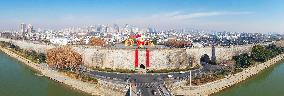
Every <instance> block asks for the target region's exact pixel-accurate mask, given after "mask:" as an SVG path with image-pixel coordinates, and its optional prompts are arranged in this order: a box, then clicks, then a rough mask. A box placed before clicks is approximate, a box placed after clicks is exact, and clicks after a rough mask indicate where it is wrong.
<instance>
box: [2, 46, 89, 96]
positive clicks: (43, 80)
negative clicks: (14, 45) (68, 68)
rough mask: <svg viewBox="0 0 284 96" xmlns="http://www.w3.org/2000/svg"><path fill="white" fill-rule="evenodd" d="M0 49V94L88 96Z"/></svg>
mask: <svg viewBox="0 0 284 96" xmlns="http://www.w3.org/2000/svg"><path fill="white" fill-rule="evenodd" d="M36 74H37V72H36V71H34V70H32V69H31V68H29V67H28V66H26V65H24V64H21V62H19V61H17V60H16V59H14V58H11V57H9V56H8V55H6V54H5V53H3V52H1V51H0V96H88V94H86V93H84V92H81V91H79V90H75V89H73V88H71V87H69V86H67V85H64V84H61V83H58V82H55V81H53V80H50V79H48V78H47V77H44V76H38V75H36Z"/></svg>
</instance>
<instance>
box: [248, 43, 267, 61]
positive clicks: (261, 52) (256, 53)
mask: <svg viewBox="0 0 284 96" xmlns="http://www.w3.org/2000/svg"><path fill="white" fill-rule="evenodd" d="M269 55H271V52H269V50H267V49H266V48H265V47H264V46H261V45H256V46H253V48H252V51H251V57H252V59H253V60H255V61H259V62H264V61H266V60H267V59H268V58H269Z"/></svg>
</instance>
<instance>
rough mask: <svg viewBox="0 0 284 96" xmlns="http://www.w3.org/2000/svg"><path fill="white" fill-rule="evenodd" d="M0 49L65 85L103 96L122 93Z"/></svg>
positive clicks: (119, 95) (120, 95) (120, 94)
mask: <svg viewBox="0 0 284 96" xmlns="http://www.w3.org/2000/svg"><path fill="white" fill-rule="evenodd" d="M0 50H1V51H3V52H4V53H6V54H7V55H9V56H10V57H13V58H15V59H17V60H19V61H20V62H23V63H24V64H26V65H27V66H29V67H31V68H33V69H35V70H37V71H38V72H40V73H41V74H42V75H43V76H46V77H48V78H49V79H52V80H54V81H57V82H60V83H63V84H66V85H69V86H71V87H72V88H75V89H78V90H81V91H84V92H86V93H89V94H91V95H104V96H112V95H113V94H117V95H118V96H123V95H124V94H123V93H121V92H113V91H111V90H109V89H106V88H103V87H102V86H100V85H99V84H90V83H87V82H83V81H80V80H77V79H73V78H70V77H68V76H65V75H63V74H61V73H60V72H57V71H54V70H51V69H50V68H48V67H47V66H43V65H41V64H36V63H33V62H31V61H30V60H28V59H26V58H24V57H22V56H19V55H17V54H15V53H13V52H12V51H10V50H8V49H5V48H1V47H0Z"/></svg>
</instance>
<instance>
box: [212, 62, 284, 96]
mask: <svg viewBox="0 0 284 96" xmlns="http://www.w3.org/2000/svg"><path fill="white" fill-rule="evenodd" d="M283 94H284V62H282V63H280V64H277V65H275V66H272V67H270V68H268V69H266V70H264V71H262V72H261V73H260V74H258V75H255V76H253V77H252V78H249V79H247V80H245V81H244V82H241V83H239V84H236V85H235V86H233V87H231V88H227V89H225V90H224V91H221V92H219V93H217V94H214V96H283Z"/></svg>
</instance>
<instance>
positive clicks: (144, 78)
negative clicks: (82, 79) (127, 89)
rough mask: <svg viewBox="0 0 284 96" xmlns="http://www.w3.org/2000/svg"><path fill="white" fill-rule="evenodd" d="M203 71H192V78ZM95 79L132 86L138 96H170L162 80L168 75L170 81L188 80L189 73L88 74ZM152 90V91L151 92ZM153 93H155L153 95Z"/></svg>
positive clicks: (93, 72)
mask: <svg viewBox="0 0 284 96" xmlns="http://www.w3.org/2000/svg"><path fill="white" fill-rule="evenodd" d="M201 71H203V67H201V68H200V69H196V70H192V77H194V76H196V74H197V73H200V72H201ZM88 74H89V75H90V76H94V77H95V78H103V79H108V80H114V79H115V80H119V81H121V82H124V83H126V82H127V81H129V83H131V84H133V85H134V86H135V87H136V88H137V93H140V94H138V96H170V92H168V90H167V89H166V87H165V85H164V80H165V79H166V78H169V77H168V75H172V77H171V78H172V79H175V80H181V79H186V78H189V76H190V72H189V71H188V72H182V73H179V72H175V73H144V74H138V73H115V72H101V71H91V72H89V73H88ZM153 90H154V91H153ZM153 93H156V95H154V94H153Z"/></svg>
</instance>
